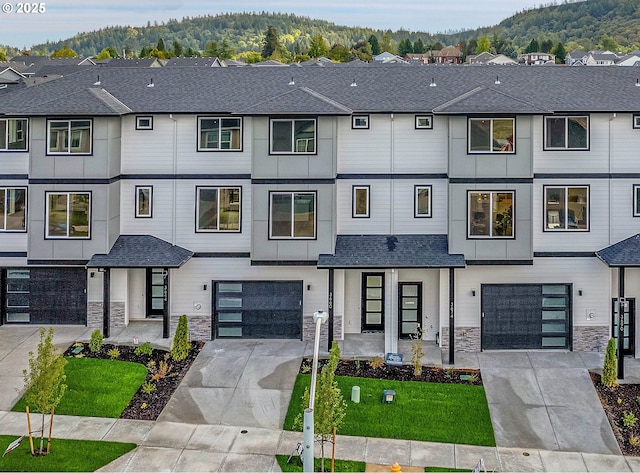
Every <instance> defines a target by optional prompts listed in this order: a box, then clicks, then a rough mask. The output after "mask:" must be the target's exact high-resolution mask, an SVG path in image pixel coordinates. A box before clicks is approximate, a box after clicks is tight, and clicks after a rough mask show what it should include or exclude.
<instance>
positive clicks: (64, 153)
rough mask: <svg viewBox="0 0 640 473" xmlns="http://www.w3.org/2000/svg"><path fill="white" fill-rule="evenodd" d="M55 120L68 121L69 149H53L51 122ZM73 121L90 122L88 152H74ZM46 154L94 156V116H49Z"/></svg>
mask: <svg viewBox="0 0 640 473" xmlns="http://www.w3.org/2000/svg"><path fill="white" fill-rule="evenodd" d="M53 122H68V128H67V129H68V137H69V143H68V146H67V147H68V151H51V149H50V148H51V147H50V145H51V124H52V123H53ZM73 122H89V151H86V152H73V151H72V149H73V146H71V144H72V142H71V140H72V139H73V127H72V123H73ZM46 155H47V156H92V155H93V118H75V117H74V118H47V143H46Z"/></svg>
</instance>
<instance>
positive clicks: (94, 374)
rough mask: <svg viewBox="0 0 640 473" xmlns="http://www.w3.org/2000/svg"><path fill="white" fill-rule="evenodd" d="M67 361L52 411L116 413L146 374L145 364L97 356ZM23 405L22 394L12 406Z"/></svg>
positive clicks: (15, 408) (19, 408)
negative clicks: (62, 386)
mask: <svg viewBox="0 0 640 473" xmlns="http://www.w3.org/2000/svg"><path fill="white" fill-rule="evenodd" d="M67 361H68V363H67V365H66V366H65V374H66V375H67V381H66V384H67V390H66V392H65V394H64V396H63V397H62V400H61V401H60V404H58V407H56V410H55V413H56V414H65V415H74V416H91V417H110V418H117V417H120V414H121V413H122V411H123V410H124V408H125V407H127V405H128V404H129V401H131V398H132V397H133V395H134V394H135V393H136V391H138V388H140V385H141V384H142V383H143V382H144V380H145V377H146V375H147V368H146V367H145V366H143V365H141V364H139V363H129V362H126V361H117V360H101V359H97V358H67ZM25 407H26V405H25V402H24V398H22V399H20V400H19V401H18V402H17V403H16V405H15V406H13V409H12V410H13V411H17V412H24V410H25ZM0 470H1V468H0Z"/></svg>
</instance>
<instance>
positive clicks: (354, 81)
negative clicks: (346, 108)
mask: <svg viewBox="0 0 640 473" xmlns="http://www.w3.org/2000/svg"><path fill="white" fill-rule="evenodd" d="M350 87H358V84H357V83H356V80H355V78H354V79H353V82H352V83H351V86H350Z"/></svg>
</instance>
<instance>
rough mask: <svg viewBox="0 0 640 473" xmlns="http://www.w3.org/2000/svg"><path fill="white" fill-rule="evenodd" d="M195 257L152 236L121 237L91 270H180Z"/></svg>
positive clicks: (96, 257) (96, 258)
mask: <svg viewBox="0 0 640 473" xmlns="http://www.w3.org/2000/svg"><path fill="white" fill-rule="evenodd" d="M192 256H193V251H189V250H187V249H184V248H182V247H180V246H176V245H172V244H171V243H169V242H167V241H164V240H161V239H160V238H157V237H154V236H152V235H120V236H119V237H118V239H117V240H116V242H115V243H114V244H113V246H112V247H111V251H109V254H106V255H105V254H96V255H93V257H92V258H91V259H90V260H89V262H88V263H87V267H89V268H179V267H180V266H182V265H183V264H184V263H186V262H187V261H188V260H189V258H191V257H192Z"/></svg>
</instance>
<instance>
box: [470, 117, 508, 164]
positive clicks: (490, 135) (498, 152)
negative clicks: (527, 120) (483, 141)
mask: <svg viewBox="0 0 640 473" xmlns="http://www.w3.org/2000/svg"><path fill="white" fill-rule="evenodd" d="M497 120H510V121H511V123H512V125H513V126H512V128H511V131H512V133H511V140H509V138H507V143H506V144H504V145H503V147H502V148H504V147H508V148H509V149H507V150H504V151H503V150H502V149H501V150H498V151H494V149H493V122H494V121H497ZM475 121H488V122H489V149H487V150H477V149H471V141H472V136H473V134H472V132H471V124H472V122H475ZM467 154H470V155H478V154H490V155H494V154H495V155H499V156H501V155H505V154H516V117H514V116H504V117H501V116H478V117H475V116H474V117H467Z"/></svg>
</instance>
